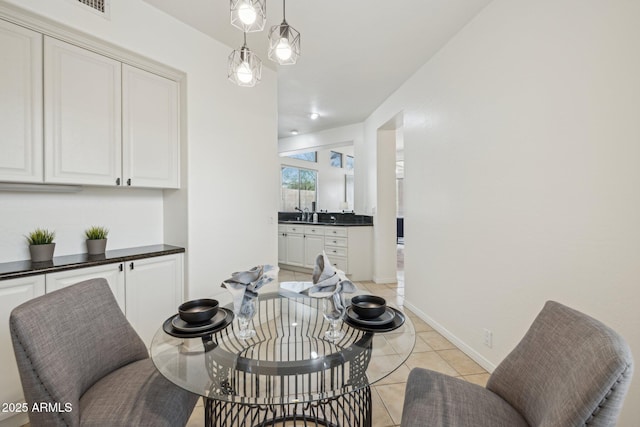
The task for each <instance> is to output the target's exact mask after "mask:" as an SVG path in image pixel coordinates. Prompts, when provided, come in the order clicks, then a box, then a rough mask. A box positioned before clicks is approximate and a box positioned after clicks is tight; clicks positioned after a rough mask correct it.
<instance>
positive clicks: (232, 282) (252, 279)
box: [222, 264, 279, 315]
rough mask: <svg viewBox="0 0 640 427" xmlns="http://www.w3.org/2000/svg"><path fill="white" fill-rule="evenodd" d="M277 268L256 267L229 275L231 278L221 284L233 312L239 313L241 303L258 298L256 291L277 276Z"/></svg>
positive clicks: (266, 265)
mask: <svg viewBox="0 0 640 427" xmlns="http://www.w3.org/2000/svg"><path fill="white" fill-rule="evenodd" d="M278 270H279V268H278V267H274V266H273V265H268V264H265V265H257V266H255V267H253V268H252V269H251V270H247V271H239V272H235V273H231V277H230V278H229V279H227V280H225V281H224V282H222V287H223V288H226V289H227V290H228V291H229V292H230V293H231V297H232V298H233V312H234V313H235V314H236V315H237V314H238V313H240V307H242V303H243V301H246V300H249V299H252V298H255V297H257V296H258V289H260V288H261V287H263V286H264V285H266V284H267V283H269V282H271V281H273V280H274V279H275V278H276V277H277V275H278Z"/></svg>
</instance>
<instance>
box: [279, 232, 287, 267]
mask: <svg viewBox="0 0 640 427" xmlns="http://www.w3.org/2000/svg"><path fill="white" fill-rule="evenodd" d="M278 263H279V264H286V263H287V234H286V233H284V232H279V233H278Z"/></svg>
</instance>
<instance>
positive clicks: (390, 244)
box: [373, 113, 405, 283]
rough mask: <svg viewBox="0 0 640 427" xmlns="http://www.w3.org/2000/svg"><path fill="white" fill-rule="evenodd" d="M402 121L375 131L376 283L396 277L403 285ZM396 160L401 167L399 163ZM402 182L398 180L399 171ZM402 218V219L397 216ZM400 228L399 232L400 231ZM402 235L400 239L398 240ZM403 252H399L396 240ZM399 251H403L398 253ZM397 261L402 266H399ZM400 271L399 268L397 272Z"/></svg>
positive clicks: (374, 276)
mask: <svg viewBox="0 0 640 427" xmlns="http://www.w3.org/2000/svg"><path fill="white" fill-rule="evenodd" d="M402 124H403V117H402V114H401V113H400V114H398V115H397V116H395V117H394V118H392V119H391V120H389V121H388V122H387V123H385V124H384V125H383V126H381V127H380V128H379V129H378V131H377V135H376V137H377V145H376V181H377V182H376V206H375V207H374V209H373V214H374V224H375V227H374V242H375V247H374V272H373V281H374V282H375V283H397V282H398V279H399V277H398V273H399V272H401V279H402V281H403V282H404V238H405V236H404V235H405V233H404V229H405V227H404V200H403V195H404V193H403V191H402V190H403V187H404V137H403V129H402ZM398 160H400V161H401V163H400V164H399V163H398ZM399 166H401V168H402V180H401V181H399V180H398V167H399ZM401 214H402V216H400V215H401ZM400 224H401V226H402V227H401V229H400ZM400 234H401V236H400ZM400 238H401V239H402V248H399V241H400V240H399V239H400ZM399 249H402V251H399ZM399 257H401V258H402V260H401V261H402V262H399V261H400V260H399ZM399 267H400V268H399Z"/></svg>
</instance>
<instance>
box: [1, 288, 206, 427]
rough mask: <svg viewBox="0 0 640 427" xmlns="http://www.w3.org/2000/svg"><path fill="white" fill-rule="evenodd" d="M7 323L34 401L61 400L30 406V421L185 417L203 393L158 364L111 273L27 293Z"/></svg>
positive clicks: (176, 420) (142, 422)
mask: <svg viewBox="0 0 640 427" xmlns="http://www.w3.org/2000/svg"><path fill="white" fill-rule="evenodd" d="M9 323H10V329H11V338H12V340H13V348H14V351H15V355H16V359H17V361H18V369H19V371H20V379H21V381H22V388H23V390H24V395H25V399H26V401H27V403H28V405H29V408H31V407H32V405H33V404H34V403H36V404H38V405H40V404H41V403H52V404H54V405H55V404H58V405H61V408H62V411H61V412H53V413H52V412H46V411H44V412H30V413H29V421H30V423H31V426H32V427H38V426H100V427H105V426H154V427H161V426H184V425H185V424H186V423H187V420H188V419H189V416H190V414H191V411H192V410H193V407H194V406H195V403H196V400H197V396H196V395H194V394H191V393H189V392H187V391H185V390H183V389H181V388H179V387H177V386H175V385H173V384H172V383H170V382H169V381H167V380H166V379H165V378H164V377H162V375H160V373H159V372H158V371H157V370H156V369H155V367H154V365H153V363H152V361H151V359H149V354H148V352H147V348H146V347H145V345H144V343H143V342H142V340H141V339H140V337H139V336H138V334H137V333H136V332H135V331H134V330H133V328H132V327H131V325H130V324H129V322H128V321H127V319H126V318H125V316H124V314H123V313H122V311H121V310H120V308H119V307H118V304H117V302H116V300H115V298H114V296H113V294H112V293H111V290H110V289H109V285H108V283H107V281H106V280H104V279H92V280H87V281H85V282H81V283H78V284H76V285H73V286H69V287H67V288H64V289H61V290H59V291H55V292H52V293H50V294H46V295H44V296H41V297H38V298H35V299H33V300H31V301H28V302H26V303H24V304H22V305H20V306H19V307H17V308H15V309H14V310H13V312H12V313H11V316H10V319H9ZM159 326H160V325H158V327H159ZM66 404H70V407H65V405H66ZM68 409H70V410H69V411H68V412H66V411H67V410H68Z"/></svg>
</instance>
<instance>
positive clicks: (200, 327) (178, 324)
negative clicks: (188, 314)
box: [171, 310, 227, 332]
mask: <svg viewBox="0 0 640 427" xmlns="http://www.w3.org/2000/svg"><path fill="white" fill-rule="evenodd" d="M226 316H227V312H226V311H224V310H218V312H217V313H216V315H215V316H213V317H212V318H211V320H209V321H208V322H207V323H198V324H197V325H193V324H191V323H187V322H185V321H184V320H182V319H181V318H180V315H179V314H176V316H175V317H174V318H173V319H172V320H171V326H173V327H174V328H175V329H176V330H178V331H182V332H198V331H204V330H207V329H211V328H214V327H215V326H216V325H218V324H219V323H222V322H223V321H224V319H225V317H226Z"/></svg>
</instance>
